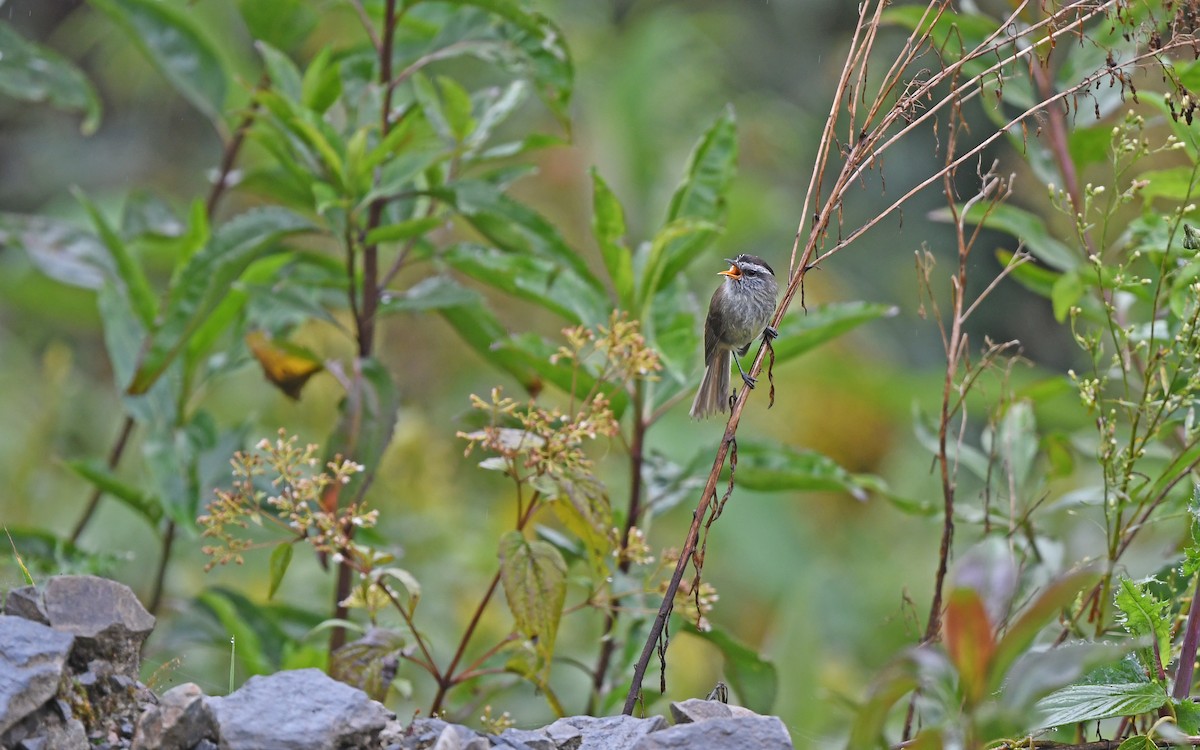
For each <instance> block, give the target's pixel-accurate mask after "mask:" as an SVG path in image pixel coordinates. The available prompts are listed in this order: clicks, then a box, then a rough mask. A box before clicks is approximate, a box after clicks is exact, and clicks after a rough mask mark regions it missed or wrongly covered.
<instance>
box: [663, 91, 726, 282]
mask: <svg viewBox="0 0 1200 750" xmlns="http://www.w3.org/2000/svg"><path fill="white" fill-rule="evenodd" d="M736 171H737V120H736V117H735V116H734V111H733V106H732V105H730V106H728V107H726V108H725V110H724V111H723V112H722V113H721V114H720V115H719V116H718V117H717V119H716V120H715V121H714V122H713V124H712V125H710V126H709V128H708V130H706V131H705V132H704V134H703V135H702V136H700V140H699V141H698V142H697V143H696V145H695V147H694V148H693V149H692V153H691V156H690V157H688V163H687V167H686V169H685V170H684V176H683V181H682V182H681V183H680V185H679V187H677V188H676V189H675V194H674V195H672V196H671V203H670V206H669V207H668V209H667V218H666V221H664V222H663V224H664V227H666V226H669V225H671V224H673V223H675V222H679V221H681V220H684V219H690V220H693V221H694V222H696V226H700V225H702V224H705V223H706V224H708V225H710V227H709V231H706V232H689V233H686V234H682V235H681V236H678V237H675V238H672V239H671V241H669V242H667V243H665V245H664V246H663V247H662V248H661V249H660V250H659V251H658V252H657V254H656V257H655V258H654V259H653V261H652V262H648V263H647V264H646V268H645V270H644V271H643V277H644V279H653V285H652V286H643V299H647V298H648V297H649V296H650V295H651V294H653V293H654V292H656V291H658V290H659V289H660V288H662V286H663V285H665V284H666V283H668V282H669V281H670V280H671V279H673V278H675V277H676V276H678V275H679V274H680V273H681V272H682V271H683V269H685V268H687V266H688V265H689V264H690V263H691V262H692V261H693V260H695V259H696V257H697V256H698V255H699V253H700V251H701V250H703V249H704V248H705V247H706V246H707V245H708V243H709V242H711V241H712V240H713V239H714V238H715V237H716V236H717V234H718V231H719V228H720V227H722V226H723V225H724V223H725V213H726V205H725V202H726V195H727V194H728V193H729V188H730V186H731V185H732V184H733V176H734V173H735V172H736ZM643 284H649V282H647V281H645V280H644V281H643Z"/></svg>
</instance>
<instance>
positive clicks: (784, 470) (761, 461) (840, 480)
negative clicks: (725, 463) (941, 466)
mask: <svg viewBox="0 0 1200 750" xmlns="http://www.w3.org/2000/svg"><path fill="white" fill-rule="evenodd" d="M728 473H729V470H728V469H725V470H724V472H723V474H724V475H725V476H728ZM735 481H736V482H737V484H738V486H740V487H744V488H746V489H748V490H757V491H760V492H774V491H778V490H825V491H835V492H836V491H841V492H847V493H849V494H850V495H851V496H852V497H854V498H855V499H856V500H866V499H867V497H868V496H869V495H870V493H872V492H885V491H886V486H885V485H884V483H883V480H881V479H879V478H878V477H874V476H871V475H868V474H851V473H850V472H848V471H846V470H845V469H843V468H842V467H841V466H838V464H837V462H835V461H834V460H833V459H832V458H829V457H828V456H824V455H821V454H820V453H817V452H815V451H808V450H800V449H797V448H793V447H791V446H786V445H778V444H775V443H764V442H753V441H741V440H739V441H738V466H737V476H736V477H735Z"/></svg>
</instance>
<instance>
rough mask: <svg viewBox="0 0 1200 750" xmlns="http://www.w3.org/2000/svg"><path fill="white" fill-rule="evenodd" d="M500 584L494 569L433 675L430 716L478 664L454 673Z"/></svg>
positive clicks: (533, 501)
mask: <svg viewBox="0 0 1200 750" xmlns="http://www.w3.org/2000/svg"><path fill="white" fill-rule="evenodd" d="M540 497H541V494H540V493H534V495H533V497H531V498H530V499H529V506H528V507H527V508H526V509H525V515H524V516H522V517H521V519H520V521H518V522H517V531H523V530H524V529H525V527H526V526H528V525H529V522H530V521H531V520H533V514H534V511H536V510H537V509H538V508H539V507H541V504H540V503H539V502H538V501H539V499H540ZM499 585H500V570H499V569H497V570H496V574H495V575H494V576H492V582H491V583H489V584H488V587H487V591H485V592H484V594H483V597H482V598H480V600H479V604H477V605H476V606H475V612H474V613H472V615H471V622H469V623H468V624H467V629H466V630H465V631H463V635H462V638H460V639H459V641H458V649H457V650H456V651H455V652H454V658H453V659H451V660H450V664H449V666H447V667H446V670H445V671H444V672H442V673H441V674H440V675H435V678H436V679H437V683H438V689H437V693H436V694H435V695H434V696H433V703H432V704H430V706H429V714H430V716H436V715H437V714H438V712H439V711H441V710H442V703H443V702H444V701H445V699H446V693H448V692H450V690H451V689H452V688H453V687H454V686H455V685H458V684H459V683H461V682H462V681H463V679H465V677H464V675H469V674H471V673H472V672H474V671H475V670H476V669H477V668H478V666H479V663H480V662H479V660H476V661H475V663H473V664H472V665H471V666H470V667H468V668H467V669H465V670H463V672H461V673H459V674H455V670H456V669H458V663H459V662H460V661H462V658H463V655H464V654H466V652H467V644H468V643H470V642H471V638H472V636H474V635H475V629H476V628H477V627H479V623H480V621H481V620H482V619H483V613H484V610H486V609H487V606H488V604H490V603H491V601H492V597H493V596H495V594H496V587H497V586H499Z"/></svg>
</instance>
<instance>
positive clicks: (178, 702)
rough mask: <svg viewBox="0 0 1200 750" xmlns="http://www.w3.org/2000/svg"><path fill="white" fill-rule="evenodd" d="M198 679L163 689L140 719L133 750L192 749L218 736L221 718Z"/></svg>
mask: <svg viewBox="0 0 1200 750" xmlns="http://www.w3.org/2000/svg"><path fill="white" fill-rule="evenodd" d="M204 697H205V696H204V692H203V691H202V690H200V686H199V685H197V684H196V683H194V682H186V683H184V684H182V685H176V686H175V687H173V688H171V689H170V690H168V691H167V692H165V693H163V695H162V697H161V698H160V699H159V701H158V705H157V706H151V707H150V708H149V709H147V710H146V711H145V713H143V714H142V716H141V718H140V719H139V720H138V724H137V732H136V733H135V735H134V738H133V745H132V747H131V750H191V749H192V747H194V746H195V745H197V744H198V743H199V742H200V741H202V740H205V739H211V738H214V737H216V736H217V720H216V717H215V716H214V715H213V712H212V709H211V708H209V706H208V704H207V703H206V702H205V700H204Z"/></svg>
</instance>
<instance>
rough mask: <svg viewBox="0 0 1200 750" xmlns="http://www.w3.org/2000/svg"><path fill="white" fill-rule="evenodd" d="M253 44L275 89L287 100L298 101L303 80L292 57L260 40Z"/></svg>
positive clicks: (301, 91) (302, 89) (301, 93)
mask: <svg viewBox="0 0 1200 750" xmlns="http://www.w3.org/2000/svg"><path fill="white" fill-rule="evenodd" d="M254 46H255V47H256V48H257V49H258V54H260V55H262V59H263V63H264V64H265V65H266V68H267V76H268V77H270V79H271V83H273V84H274V88H275V91H277V92H279V94H281V95H282V96H283V97H284V98H285V99H287V100H289V101H293V102H299V101H300V99H301V97H302V96H303V91H304V82H303V78H302V77H301V75H300V68H298V67H296V63H295V62H293V61H292V58H290V57H288V56H287V55H286V54H284V53H283V52H280V51H279V50H277V49H275V48H274V47H272V46H271V45H269V44H267V43H266V42H264V41H261V40H260V41H257V42H255V43H254Z"/></svg>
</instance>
